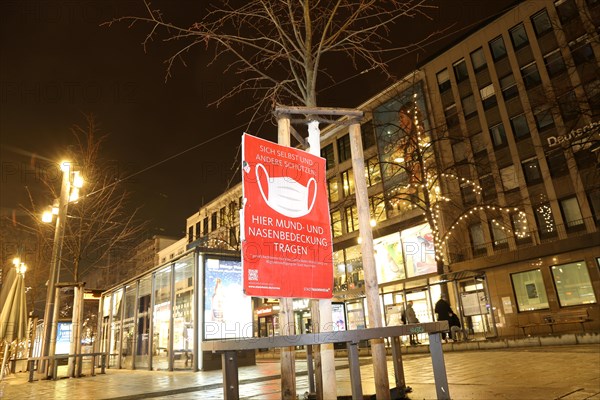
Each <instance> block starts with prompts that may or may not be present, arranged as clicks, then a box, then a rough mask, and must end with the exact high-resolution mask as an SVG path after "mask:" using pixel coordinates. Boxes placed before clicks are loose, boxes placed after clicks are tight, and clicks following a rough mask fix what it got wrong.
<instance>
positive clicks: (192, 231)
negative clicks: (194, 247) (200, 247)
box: [188, 226, 194, 243]
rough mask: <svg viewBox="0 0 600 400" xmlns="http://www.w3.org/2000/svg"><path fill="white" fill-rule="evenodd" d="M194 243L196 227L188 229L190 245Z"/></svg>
mask: <svg viewBox="0 0 600 400" xmlns="http://www.w3.org/2000/svg"><path fill="white" fill-rule="evenodd" d="M193 241H194V227H193V226H190V227H188V243H192V242H193Z"/></svg>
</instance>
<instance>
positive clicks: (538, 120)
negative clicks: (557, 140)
mask: <svg viewBox="0 0 600 400" xmlns="http://www.w3.org/2000/svg"><path fill="white" fill-rule="evenodd" d="M533 116H534V117H535V125H536V126H537V129H538V131H539V132H541V131H543V130H545V129H549V128H552V127H553V126H554V118H553V117H552V111H551V110H550V109H549V108H547V109H544V110H538V111H536V112H535V113H534V114H533Z"/></svg>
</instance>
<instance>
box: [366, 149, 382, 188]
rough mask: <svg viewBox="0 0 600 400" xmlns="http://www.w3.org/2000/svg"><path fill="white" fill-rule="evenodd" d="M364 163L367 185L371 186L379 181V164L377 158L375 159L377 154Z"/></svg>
mask: <svg viewBox="0 0 600 400" xmlns="http://www.w3.org/2000/svg"><path fill="white" fill-rule="evenodd" d="M365 164H366V165H365V176H366V177H367V185H368V186H373V185H376V184H377V183H379V182H381V168H380V165H379V160H377V156H375V157H371V158H369V159H368V160H367V162H366V163H365Z"/></svg>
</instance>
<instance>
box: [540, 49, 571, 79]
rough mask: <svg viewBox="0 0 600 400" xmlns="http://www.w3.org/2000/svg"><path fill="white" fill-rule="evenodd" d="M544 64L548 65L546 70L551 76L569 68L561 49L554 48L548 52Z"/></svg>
mask: <svg viewBox="0 0 600 400" xmlns="http://www.w3.org/2000/svg"><path fill="white" fill-rule="evenodd" d="M544 64H545V65H546V70H547V71H548V75H549V76H550V77H551V78H552V77H555V76H558V75H560V74H562V73H563V72H565V71H566V70H567V66H566V65H565V60H564V59H563V57H562V54H561V53H560V49H556V50H553V51H551V52H550V53H548V54H546V55H545V56H544Z"/></svg>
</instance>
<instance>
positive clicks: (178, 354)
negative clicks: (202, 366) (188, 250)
mask: <svg viewBox="0 0 600 400" xmlns="http://www.w3.org/2000/svg"><path fill="white" fill-rule="evenodd" d="M193 271H194V260H193V255H187V256H185V257H182V258H180V259H179V260H177V261H175V268H174V273H175V288H176V293H175V307H174V308H173V310H172V312H173V332H174V334H173V355H174V360H173V368H175V369H191V368H192V364H193V363H192V354H193V349H194V345H193V338H194V319H193V315H194V285H193Z"/></svg>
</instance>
